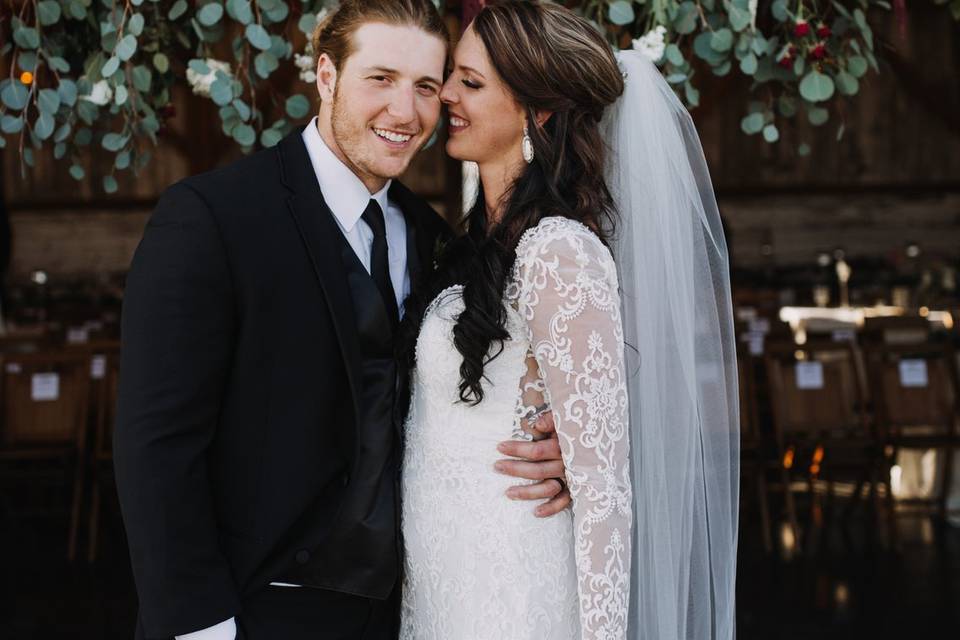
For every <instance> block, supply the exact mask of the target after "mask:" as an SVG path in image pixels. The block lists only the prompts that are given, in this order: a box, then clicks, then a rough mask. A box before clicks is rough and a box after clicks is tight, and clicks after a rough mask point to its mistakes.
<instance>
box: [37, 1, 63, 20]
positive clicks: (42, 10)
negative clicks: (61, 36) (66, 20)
mask: <svg viewBox="0 0 960 640" xmlns="http://www.w3.org/2000/svg"><path fill="white" fill-rule="evenodd" d="M60 15H61V10H60V3H59V2H56V0H42V2H38V3H37V18H38V19H39V20H40V24H42V25H43V26H45V27H49V26H50V25H52V24H57V22H59V21H60Z"/></svg>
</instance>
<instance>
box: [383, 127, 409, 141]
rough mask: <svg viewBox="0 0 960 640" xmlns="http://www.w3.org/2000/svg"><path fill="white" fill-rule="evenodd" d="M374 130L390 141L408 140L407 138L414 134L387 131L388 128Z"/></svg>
mask: <svg viewBox="0 0 960 640" xmlns="http://www.w3.org/2000/svg"><path fill="white" fill-rule="evenodd" d="M373 132H374V133H376V134H377V135H378V136H380V137H381V138H386V139H387V140H389V141H390V142H406V141H407V140H409V139H410V138H412V137H413V136H408V135H405V134H402V133H394V132H393V131H387V130H386V129H374V130H373Z"/></svg>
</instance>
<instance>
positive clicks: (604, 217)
mask: <svg viewBox="0 0 960 640" xmlns="http://www.w3.org/2000/svg"><path fill="white" fill-rule="evenodd" d="M473 29H474V30H475V31H476V33H477V35H478V36H479V37H480V39H481V40H482V42H483V44H484V46H485V47H486V50H487V54H488V55H489V56H490V60H491V62H492V63H493V67H494V68H495V69H496V71H497V73H499V74H500V78H501V79H502V80H503V82H504V83H505V84H506V86H507V87H508V88H509V89H510V91H511V92H512V93H513V96H514V98H515V99H516V100H517V102H518V103H519V104H520V105H521V108H522V109H523V110H524V111H525V112H526V116H527V122H528V123H529V135H530V138H531V140H532V142H533V149H534V160H533V162H532V163H530V164H526V163H524V165H523V169H522V171H521V173H520V175H519V176H517V178H516V180H515V181H514V183H513V185H512V187H511V188H510V189H508V191H507V194H506V195H505V201H504V202H503V203H502V209H503V215H502V216H501V218H500V220H499V222H497V223H496V224H495V225H494V226H493V227H492V228H488V220H487V215H486V207H485V204H484V203H485V199H484V195H483V188H482V186H481V188H480V192H479V193H478V195H477V199H476V202H475V203H474V205H473V207H472V209H471V210H470V211H469V213H468V215H467V218H466V220H465V223H466V227H467V228H466V233H465V234H464V235H462V236H460V237H459V238H456V239H454V240H452V241H451V242H450V243H449V244H448V245H447V246H446V247H445V249H444V251H443V252H442V255H441V256H440V260H439V268H438V270H437V272H436V276H435V277H434V278H433V281H432V282H431V283H430V285H429V286H427V287H425V288H424V289H422V290H421V291H417V292H414V294H413V295H412V296H411V297H410V299H408V301H407V304H406V306H405V308H406V315H405V320H404V328H403V336H402V338H401V342H402V346H401V348H402V349H403V355H404V359H405V360H406V362H407V364H408V365H412V364H413V361H414V358H415V353H414V350H415V340H416V335H417V334H418V333H419V328H420V323H421V322H422V319H423V315H424V311H425V307H426V305H427V304H428V303H429V301H430V300H432V299H433V297H434V296H436V295H437V294H438V293H439V292H440V291H441V290H443V289H444V288H445V287H447V286H449V285H451V284H463V285H464V290H463V301H464V306H465V309H464V311H463V313H461V314H460V317H459V319H458V320H457V322H456V325H455V326H454V329H453V341H454V345H455V346H456V349H457V351H459V352H460V354H461V355H462V356H463V362H462V364H461V365H460V385H459V389H460V399H461V400H462V401H464V402H470V403H474V404H477V403H479V402H481V401H482V400H483V395H484V393H483V386H482V380H483V377H484V375H483V369H484V365H486V363H487V362H489V361H490V360H492V359H493V358H495V357H497V356H498V355H499V354H500V352H501V351H502V350H503V341H504V340H507V339H508V338H509V334H508V332H507V330H506V328H505V326H504V325H505V322H506V313H505V311H504V308H503V293H504V288H505V287H506V283H507V278H508V277H509V275H510V271H511V269H512V266H513V263H514V260H515V259H516V248H517V243H518V242H519V240H520V237H521V236H522V235H523V233H524V232H525V231H526V230H527V229H530V228H532V227H534V226H536V225H537V223H539V222H540V220H541V219H542V218H544V217H545V216H563V217H566V218H570V219H572V220H577V221H579V222H582V223H584V224H585V225H587V226H588V227H590V228H591V229H592V230H593V231H594V232H596V233H597V235H598V236H600V238H601V240H604V241H605V240H606V234H608V233H610V232H611V231H612V229H613V226H614V218H615V211H614V206H613V199H612V198H611V196H610V191H609V189H608V188H607V184H606V182H605V180H604V160H605V145H604V142H603V139H602V137H601V134H600V130H599V123H600V118H601V117H602V116H603V112H604V109H605V108H606V107H607V106H608V105H610V104H611V103H612V102H614V101H615V100H616V99H617V98H618V97H619V96H620V94H621V93H623V77H622V76H621V73H620V69H619V67H618V66H617V61H616V59H615V58H614V56H613V52H612V50H611V49H610V46H609V45H608V44H607V43H606V41H605V40H604V39H603V37H602V36H601V35H600V33H598V32H597V30H596V29H595V28H594V27H593V26H592V25H591V24H590V23H588V22H587V21H585V20H583V19H582V18H580V17H579V16H577V15H576V14H574V13H573V12H572V11H570V10H568V9H566V8H564V7H562V6H559V5H556V4H547V3H543V4H541V3H539V2H530V1H523V0H509V1H504V2H496V3H494V4H491V5H489V6H487V7H485V8H484V9H483V10H481V11H480V13H479V14H478V15H477V17H476V18H475V19H474V21H473ZM542 111H546V112H550V113H551V114H552V115H551V116H550V117H549V119H548V120H547V121H546V122H545V123H544V124H543V125H542V126H538V125H537V118H536V116H537V113H538V112H542ZM518 133H519V132H518ZM494 343H496V344H497V348H496V349H495V350H494V351H493V352H492V353H491V346H492V345H493V344H494Z"/></svg>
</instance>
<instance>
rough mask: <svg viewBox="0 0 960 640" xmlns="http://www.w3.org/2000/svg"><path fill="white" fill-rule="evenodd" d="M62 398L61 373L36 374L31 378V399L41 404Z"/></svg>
mask: <svg viewBox="0 0 960 640" xmlns="http://www.w3.org/2000/svg"><path fill="white" fill-rule="evenodd" d="M59 397H60V374H59V373H35V374H33V375H32V376H30V398H31V399H33V400H34V401H37V402H41V401H44V400H56V399H58V398H59Z"/></svg>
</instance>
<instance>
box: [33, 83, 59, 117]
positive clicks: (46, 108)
mask: <svg viewBox="0 0 960 640" xmlns="http://www.w3.org/2000/svg"><path fill="white" fill-rule="evenodd" d="M37 105H38V106H39V107H40V111H41V112H42V113H46V114H49V115H51V116H52V115H54V114H56V113H57V109H59V108H60V94H59V93H57V91H56V90H55V89H41V90H40V93H39V95H38V96H37Z"/></svg>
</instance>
